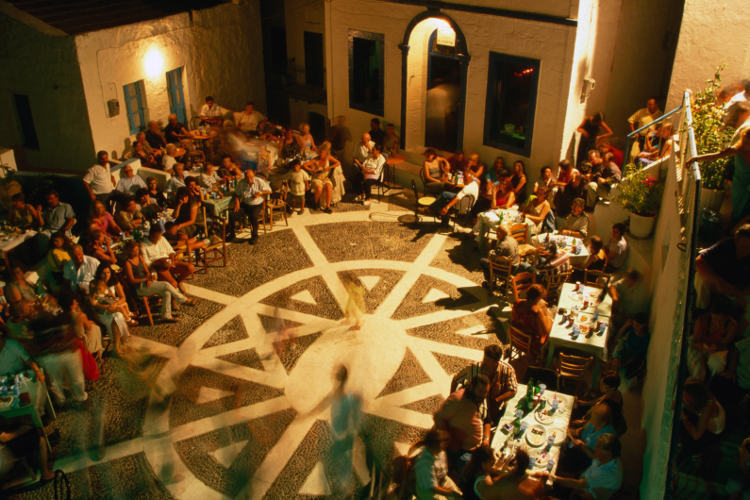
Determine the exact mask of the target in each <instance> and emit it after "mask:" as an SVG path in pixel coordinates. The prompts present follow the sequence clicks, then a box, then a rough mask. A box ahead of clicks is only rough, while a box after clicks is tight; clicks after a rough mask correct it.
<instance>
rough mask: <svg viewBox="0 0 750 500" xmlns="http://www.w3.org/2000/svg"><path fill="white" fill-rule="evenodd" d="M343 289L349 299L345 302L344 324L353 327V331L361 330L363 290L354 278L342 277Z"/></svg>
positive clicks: (363, 306)
mask: <svg viewBox="0 0 750 500" xmlns="http://www.w3.org/2000/svg"><path fill="white" fill-rule="evenodd" d="M343 281H344V288H346V293H347V295H348V296H349V298H348V299H347V301H346V307H345V310H344V314H346V322H347V323H350V324H352V325H354V326H353V327H352V328H353V329H354V330H359V329H360V328H362V312H363V311H364V310H365V289H364V287H363V286H362V285H361V284H359V282H358V281H357V279H356V278H354V277H352V276H349V275H344V276H343Z"/></svg>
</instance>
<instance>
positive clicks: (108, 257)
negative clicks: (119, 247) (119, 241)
mask: <svg viewBox="0 0 750 500" xmlns="http://www.w3.org/2000/svg"><path fill="white" fill-rule="evenodd" d="M84 249H85V250H86V255H91V256H92V257H96V258H97V259H98V260H99V262H105V263H107V264H108V265H112V264H117V257H116V256H115V253H114V252H113V251H112V247H111V246H110V239H109V238H108V237H107V236H106V235H105V234H104V233H103V232H102V231H100V230H98V229H94V230H92V231H91V233H90V234H89V235H88V237H87V238H85V242H84Z"/></svg>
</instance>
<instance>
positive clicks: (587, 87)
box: [581, 77, 596, 102]
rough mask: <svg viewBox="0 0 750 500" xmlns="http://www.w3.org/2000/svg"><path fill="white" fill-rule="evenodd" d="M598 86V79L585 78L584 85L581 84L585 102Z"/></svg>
mask: <svg viewBox="0 0 750 500" xmlns="http://www.w3.org/2000/svg"><path fill="white" fill-rule="evenodd" d="M594 87H596V80H594V79H593V78H591V77H586V78H584V79H583V85H582V86H581V102H585V101H586V99H588V98H589V96H590V95H591V92H592V91H593V90H594Z"/></svg>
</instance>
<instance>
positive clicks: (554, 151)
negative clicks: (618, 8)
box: [325, 0, 588, 175]
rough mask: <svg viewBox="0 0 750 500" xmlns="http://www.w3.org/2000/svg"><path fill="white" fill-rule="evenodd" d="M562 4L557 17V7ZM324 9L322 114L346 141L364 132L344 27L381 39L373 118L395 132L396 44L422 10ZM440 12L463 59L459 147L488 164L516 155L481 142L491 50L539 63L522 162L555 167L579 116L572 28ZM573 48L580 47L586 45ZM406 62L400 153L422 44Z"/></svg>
mask: <svg viewBox="0 0 750 500" xmlns="http://www.w3.org/2000/svg"><path fill="white" fill-rule="evenodd" d="M472 3H474V4H478V3H481V2H472ZM506 4H507V5H506ZM582 4H588V2H587V1H584V2H582ZM511 5H514V6H517V7H519V10H520V5H519V2H503V5H502V7H504V8H510V7H509V6H511ZM544 5H547V6H549V7H550V8H551V9H553V13H555V14H559V15H568V14H569V13H571V12H573V13H577V11H578V5H579V2H577V1H576V2H546V3H544ZM493 6H495V7H497V2H493ZM562 6H564V12H563V11H561V10H560V9H562ZM325 7H326V15H327V19H326V34H327V35H328V36H327V39H326V50H330V60H331V63H330V65H329V67H330V68H333V69H332V70H331V71H329V77H328V80H327V83H328V110H329V115H331V116H335V115H339V114H343V115H346V116H347V117H348V119H349V126H350V128H351V130H352V134H353V136H354V137H357V136H358V135H359V133H361V132H362V131H364V130H368V129H369V120H370V118H371V115H370V114H368V113H364V112H360V111H358V110H353V109H350V108H349V102H348V101H349V88H348V85H349V81H348V80H349V78H348V76H349V75H348V67H349V62H348V43H347V34H348V32H349V30H350V29H355V30H362V31H369V32H373V33H382V34H384V37H385V51H384V63H385V71H384V73H385V103H384V104H385V114H384V117H381V120H382V119H384V120H385V121H386V122H394V123H396V124H397V128H399V127H400V125H401V123H400V115H401V73H402V71H401V51H400V50H399V48H398V46H399V44H400V43H401V42H402V40H403V38H404V34H405V31H406V28H407V26H408V24H409V22H410V21H411V20H412V19H413V18H414V17H415V16H416V15H417V14H419V13H420V12H423V11H424V9H423V8H421V7H418V6H413V5H403V4H395V3H391V2H380V1H378V2H372V1H363V0H331V1H330V2H326V6H325ZM555 9H557V10H555ZM558 11H559V12H558ZM443 13H444V14H446V15H448V16H450V17H451V18H452V19H453V20H454V21H455V22H456V24H457V25H458V26H459V27H460V29H461V30H462V31H463V33H464V35H465V36H466V39H467V47H468V52H469V55H470V56H471V61H470V63H469V67H468V75H467V87H466V104H465V117H464V144H463V146H464V149H465V150H466V151H477V152H479V154H480V155H481V157H482V159H483V160H484V161H485V162H492V161H494V158H495V157H496V156H498V155H504V156H505V157H506V160H513V159H515V158H518V157H519V156H518V155H514V154H511V153H508V152H506V151H502V150H500V149H497V148H493V147H489V146H485V145H483V144H482V143H483V133H484V116H485V104H486V96H487V72H488V65H489V53H490V52H491V51H492V52H499V53H505V54H511V55H518V56H523V57H530V58H535V59H539V60H541V64H540V78H539V89H538V94H537V104H536V112H535V120H534V134H533V142H532V149H531V155H530V157H529V158H524V159H525V160H526V162H527V165H529V166H530V167H531V169H532V170H533V171H536V170H538V167H539V166H541V165H544V164H550V163H551V164H554V163H556V162H557V161H558V160H559V159H560V157H561V155H564V154H565V153H566V152H567V144H568V143H569V141H570V137H571V136H572V134H573V130H574V129H575V126H576V125H577V124H578V123H577V122H576V120H578V117H579V116H582V112H583V111H582V110H583V104H582V103H580V102H579V101H577V100H575V99H570V100H569V96H570V95H571V94H570V92H571V88H575V87H580V83H572V82H571V76H572V74H573V68H574V66H575V63H574V47H575V44H576V36H577V33H578V29H577V28H576V27H574V26H562V25H559V24H552V23H546V22H539V21H527V20H519V19H513V18H508V17H500V16H491V15H486V14H477V13H471V12H465V11H459V10H445V11H443ZM587 36H588V35H587ZM410 43H411V42H410ZM581 43H582V44H583V45H584V46H586V45H587V43H588V40H587V39H586V40H582V41H581ZM415 47H416V45H415ZM417 52H419V53H417ZM584 52H585V51H582V53H584ZM409 57H410V61H409V71H408V74H407V78H408V82H407V84H408V88H409V91H408V93H407V148H409V149H411V148H418V143H419V142H420V138H421V137H423V135H424V123H423V122H424V120H423V119H422V116H423V113H424V103H423V101H424V95H422V94H423V93H422V92H420V91H419V89H420V88H423V87H424V81H423V80H424V74H423V73H424V68H425V67H426V62H425V60H426V44H425V47H424V50H422V49H419V50H414V49H410V52H409ZM412 58H415V59H412ZM420 69H421V71H420ZM571 107H572V108H574V109H571ZM568 113H573V114H572V116H573V118H571V121H570V123H568V122H566V121H565V117H566V115H567V114H568ZM573 122H576V123H575V124H573ZM414 141H416V142H414ZM534 175H536V174H534Z"/></svg>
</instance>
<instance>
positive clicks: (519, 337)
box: [509, 324, 537, 363]
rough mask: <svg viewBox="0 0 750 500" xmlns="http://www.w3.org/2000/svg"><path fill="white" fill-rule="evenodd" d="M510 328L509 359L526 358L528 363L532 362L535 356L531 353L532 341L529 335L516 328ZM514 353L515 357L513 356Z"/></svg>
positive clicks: (511, 326)
mask: <svg viewBox="0 0 750 500" xmlns="http://www.w3.org/2000/svg"><path fill="white" fill-rule="evenodd" d="M509 326H510V358H511V359H520V358H521V357H522V356H524V355H525V356H526V358H527V359H528V361H529V362H530V363H532V362H534V361H535V360H536V359H535V358H536V357H537V356H535V355H534V352H533V339H532V338H531V335H528V334H526V333H524V332H523V331H521V330H520V329H519V328H518V327H516V326H513V325H512V324H511V325H509ZM514 353H515V356H514Z"/></svg>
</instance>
